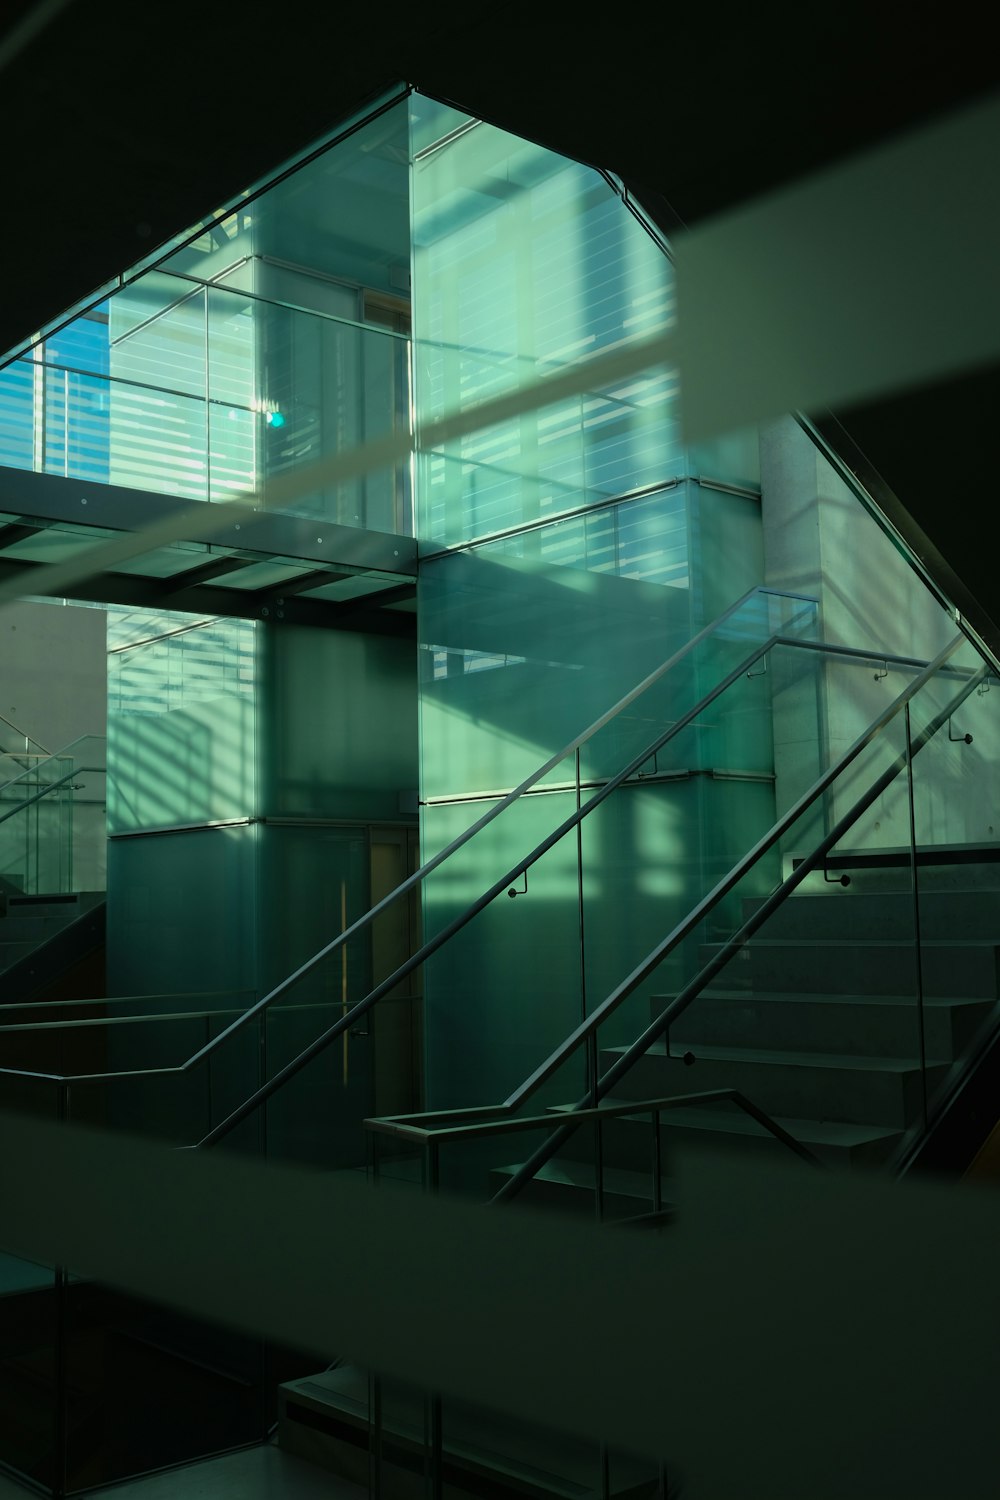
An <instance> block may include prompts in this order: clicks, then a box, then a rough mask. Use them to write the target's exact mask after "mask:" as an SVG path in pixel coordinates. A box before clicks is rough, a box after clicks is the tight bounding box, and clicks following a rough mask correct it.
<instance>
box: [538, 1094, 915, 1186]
mask: <svg viewBox="0 0 1000 1500" xmlns="http://www.w3.org/2000/svg"><path fill="white" fill-rule="evenodd" d="M623 1102H624V1101H623V1100H622V1099H621V1097H620V1095H618V1094H616V1095H614V1096H613V1097H612V1098H610V1099H609V1100H608V1103H615V1104H620V1103H623ZM751 1103H756V1101H755V1100H751ZM772 1119H774V1121H775V1123H776V1124H777V1125H780V1126H781V1127H782V1129H784V1130H786V1131H787V1132H788V1134H789V1135H790V1136H792V1138H793V1139H794V1140H796V1141H799V1142H800V1143H801V1144H802V1145H803V1146H806V1147H807V1148H808V1149H809V1150H810V1151H811V1152H812V1153H813V1155H814V1156H817V1157H818V1158H819V1159H820V1160H821V1161H823V1162H825V1163H826V1164H827V1165H828V1166H831V1167H837V1168H841V1169H849V1168H853V1167H859V1166H860V1167H869V1166H877V1165H879V1164H881V1163H882V1162H884V1161H885V1160H887V1158H888V1157H889V1156H890V1155H891V1153H892V1151H893V1150H894V1148H895V1147H896V1145H897V1144H898V1142H899V1141H900V1140H901V1139H902V1133H901V1132H900V1131H898V1130H893V1129H891V1128H888V1127H885V1126H878V1125H865V1124H857V1123H853V1122H848V1121H839V1120H827V1121H820V1120H813V1119H808V1118H803V1117H799V1116H794V1115H781V1116H776V1115H775V1116H772ZM661 1120H662V1127H661V1136H660V1169H661V1174H662V1178H663V1192H664V1196H665V1197H668V1198H669V1197H671V1196H672V1195H673V1191H674V1190H673V1177H674V1170H675V1165H674V1153H675V1147H676V1148H681V1149H683V1150H685V1151H686V1150H687V1149H688V1147H689V1146H691V1147H693V1148H695V1149H717V1148H718V1147H719V1146H720V1145H721V1146H725V1147H726V1148H727V1149H733V1150H738V1151H739V1152H740V1154H741V1155H743V1154H747V1153H749V1154H753V1155H754V1156H764V1157H766V1158H768V1159H769V1160H772V1161H774V1162H776V1163H778V1162H782V1161H786V1160H787V1161H789V1162H791V1163H794V1162H795V1161H797V1160H798V1158H796V1156H795V1153H794V1152H793V1151H791V1150H790V1148H789V1147H788V1146H787V1145H786V1144H785V1143H784V1142H783V1141H781V1140H779V1139H778V1138H777V1137H776V1136H774V1135H772V1134H771V1133H770V1132H769V1131H768V1130H767V1129H765V1127H764V1126H763V1125H761V1124H759V1123H758V1122H757V1121H756V1120H755V1119H753V1117H752V1116H750V1115H748V1114H746V1113H745V1111H743V1110H742V1109H740V1108H739V1106H738V1105H736V1104H729V1103H726V1102H724V1101H723V1102H721V1103H716V1104H700V1105H687V1106H685V1105H681V1106H680V1107H678V1108H674V1109H668V1110H664V1111H663V1112H662V1115H661ZM601 1149H602V1153H603V1159H604V1164H605V1169H606V1171H607V1170H608V1169H610V1170H612V1171H614V1170H616V1169H618V1170H626V1171H633V1172H638V1173H639V1174H640V1179H641V1180H644V1181H645V1184H646V1187H645V1191H646V1193H647V1195H648V1194H649V1191H650V1184H651V1181H652V1171H653V1134H652V1122H651V1120H650V1117H649V1115H642V1116H632V1117H624V1116H616V1117H614V1118H612V1119H608V1120H605V1122H604V1127H603V1140H602V1146H601ZM593 1159H594V1136H593V1131H592V1129H589V1128H588V1127H587V1126H586V1125H583V1126H581V1127H580V1129H579V1130H578V1131H576V1133H575V1134H574V1135H572V1136H571V1137H570V1139H569V1140H568V1141H567V1142H565V1143H564V1144H563V1145H561V1146H560V1148H559V1158H558V1160H559V1164H560V1166H561V1167H562V1168H564V1169H565V1167H566V1165H567V1163H568V1162H569V1161H574V1160H575V1161H579V1162H585V1163H587V1164H589V1165H591V1166H592V1164H593ZM643 1174H644V1175H643Z"/></svg>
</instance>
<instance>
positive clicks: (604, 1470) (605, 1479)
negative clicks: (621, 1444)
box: [601, 1443, 611, 1500]
mask: <svg viewBox="0 0 1000 1500" xmlns="http://www.w3.org/2000/svg"><path fill="white" fill-rule="evenodd" d="M610 1495H611V1457H610V1454H609V1453H608V1445H607V1443H602V1444H601V1500H610Z"/></svg>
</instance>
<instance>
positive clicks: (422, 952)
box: [191, 595, 810, 1146]
mask: <svg viewBox="0 0 1000 1500" xmlns="http://www.w3.org/2000/svg"><path fill="white" fill-rule="evenodd" d="M792 597H800V596H797V595H793V596H792ZM781 644H784V645H789V646H796V647H799V646H801V647H802V649H804V650H808V649H809V645H810V643H809V642H804V641H797V640H795V639H794V638H793V637H786V636H781V635H772V636H770V637H769V638H768V639H767V640H766V641H764V642H762V643H761V645H759V646H757V647H756V648H755V649H754V650H753V651H752V652H751V653H750V654H749V656H746V657H744V658H743V660H742V661H741V662H739V664H738V665H737V666H735V667H733V668H732V669H731V670H730V671H729V672H727V673H726V675H725V676H724V677H722V678H720V680H719V682H717V683H716V685H715V686H714V687H713V688H711V689H710V690H709V692H708V693H706V694H705V695H704V696H703V697H702V698H700V699H699V700H698V702H697V703H696V704H695V705H694V706H693V707H692V708H690V709H689V710H688V711H687V712H686V713H685V714H683V715H682V716H681V717H680V718H679V719H677V720H675V722H674V723H673V724H671V725H670V726H669V727H668V728H667V729H666V730H664V731H663V733H662V734H660V735H658V736H657V738H656V739H655V740H654V741H652V742H651V743H650V744H648V745H646V746H644V748H643V749H642V750H641V751H640V752H639V754H638V755H635V756H633V758H632V759H631V760H630V761H629V762H628V763H627V765H625V766H624V767H623V768H622V769H621V770H620V771H618V772H617V773H616V774H615V775H614V776H613V777H611V778H610V779H609V780H608V781H606V782H604V783H603V785H601V786H600V787H599V789H598V790H597V791H595V793H594V795H593V796H592V797H590V798H588V800H587V801H586V802H585V803H582V804H581V805H580V806H578V807H577V808H576V810H575V811H574V812H572V813H570V815H569V816H568V817H567V818H565V819H564V820H563V822H562V823H560V824H559V826H558V827H557V828H555V829H554V830H553V831H552V832H551V833H550V834H548V835H547V836H546V837H545V838H544V839H542V840H541V841H540V842H539V843H538V844H536V845H535V847H534V848H533V849H532V850H531V851H530V852H529V853H528V854H527V855H525V856H523V857H522V858H521V859H519V860H518V861H517V863H516V864H514V865H512V866H511V867H510V868H509V869H508V870H506V871H505V872H504V874H503V875H501V876H500V878H499V879H498V880H496V881H494V883H493V884H492V885H491V886H490V887H489V889H488V890H486V891H484V892H483V893H482V895H481V896H478V897H477V898H476V900H475V901H473V902H471V903H470V904H469V905H468V906H466V907H465V908H463V910H462V911H461V912H460V913H459V914H458V916H457V917H454V918H453V919H452V921H451V922H449V923H448V924H447V925H446V926H445V927H443V928H441V930H440V931H439V932H437V933H435V935H434V936H433V937H432V938H428V940H427V941H426V942H425V943H424V944H423V945H422V947H420V948H419V949H418V950H417V952H416V953H414V954H411V956H410V957H409V958H407V959H405V960H404V962H403V963H401V964H400V965H399V967H398V968H397V969H395V970H394V971H393V973H392V974H390V975H389V976H388V978H386V979H383V980H382V981H381V983H380V984H378V985H377V986H376V987H375V988H374V989H372V990H370V991H369V992H368V994H367V995H365V996H363V997H362V998H361V999H360V1000H358V1001H356V1002H355V1003H354V1005H353V1006H351V1008H350V1010H349V1011H347V1012H346V1013H345V1014H344V1015H343V1016H342V1017H341V1018H340V1020H338V1021H337V1022H336V1023H335V1024H334V1025H333V1026H331V1027H329V1028H328V1030H326V1031H324V1032H322V1033H321V1034H320V1035H319V1036H318V1037H317V1038H315V1040H314V1041H313V1042H311V1043H310V1044H309V1046H308V1047H306V1048H305V1049H304V1050H303V1051H302V1052H300V1053H299V1054H298V1056H297V1057H295V1058H293V1059H292V1060H291V1062H289V1063H286V1064H285V1066H284V1067H283V1068H282V1069H280V1070H279V1072H277V1073H276V1074H275V1075H274V1077H273V1078H271V1079H269V1080H268V1081H267V1083H265V1084H262V1085H261V1087H260V1088H259V1089H258V1090H257V1092H256V1093H255V1094H253V1095H252V1096H251V1097H250V1098H249V1099H246V1100H244V1102H243V1103H242V1104H241V1105H239V1106H238V1107H237V1108H236V1109H235V1110H234V1111H233V1112H232V1114H230V1115H228V1116H227V1117H226V1119H225V1120H222V1121H220V1123H219V1124H218V1125H216V1126H215V1127H214V1128H213V1129H212V1130H211V1131H210V1132H209V1134H208V1135H207V1136H205V1137H204V1139H203V1140H202V1141H201V1142H200V1143H199V1144H201V1145H205V1146H210V1145H214V1144H215V1142H216V1141H218V1140H221V1139H222V1137H223V1136H225V1135H227V1134H228V1133H229V1131H230V1130H232V1129H233V1128H234V1127H235V1126H236V1125H238V1124H239V1123H240V1122H241V1121H242V1120H244V1119H246V1117H247V1116H248V1115H249V1114H251V1113H252V1112H253V1110H254V1109H256V1108H257V1106H258V1105H259V1104H262V1103H263V1102H264V1101H265V1100H266V1099H268V1098H270V1096H271V1095H272V1094H273V1093H275V1092H276V1091H277V1090H278V1089H279V1088H281V1087H282V1085H283V1084H284V1083H286V1082H287V1081H288V1080H289V1079H291V1078H293V1077H294V1076H295V1074H296V1073H298V1072H300V1071H301V1070H302V1068H304V1067H305V1066H306V1064H307V1063H309V1062H311V1061H312V1059H313V1058H314V1057H316V1056H318V1054H319V1053H320V1052H322V1051H323V1050H324V1049H325V1048H326V1047H327V1046H328V1045H329V1044H330V1043H331V1042H332V1041H334V1040H335V1039H336V1038H337V1037H338V1036H339V1035H340V1034H341V1033H342V1032H343V1031H345V1030H347V1029H348V1027H349V1026H352V1025H354V1024H355V1023H356V1022H357V1020H358V1018H359V1017H360V1016H363V1015H365V1014H366V1012H367V1011H369V1010H370V1009H371V1007H372V1006H373V1005H375V1004H377V1003H378V1001H379V1000H381V999H382V998H383V997H384V996H385V995H387V994H388V993H389V991H390V990H392V989H395V987H396V986H397V985H398V984H399V983H401V982H402V980H404V979H406V978H407V977H408V975H410V974H411V973H412V972H413V971H414V970H415V969H417V968H419V967H420V965H421V964H422V963H423V962H424V961H425V960H426V959H428V958H430V957H431V956H432V955H433V954H434V953H436V952H437V951H438V949H439V948H441V947H443V946H444V944H445V943H447V942H449V941H450V939H451V938H453V937H454V936H455V935H456V933H458V932H460V931H461V930H462V928H463V927H466V926H467V925H468V923H469V922H471V921H472V919H473V918H474V917H475V916H477V915H478V914H479V912H481V911H482V910H483V909H484V908H485V907H487V906H488V905H489V904H490V902H491V901H494V900H495V899H496V897H497V896H498V895H500V893H501V892H502V891H505V890H506V891H507V892H508V894H510V885H511V882H512V881H514V880H519V879H520V878H521V876H522V875H526V873H527V871H528V870H529V869H530V868H531V867H532V865H534V864H535V863H536V862H537V861H538V860H539V859H541V857H542V856H543V855H544V854H546V853H547V852H548V850H549V849H551V848H552V847H553V846H554V845H555V844H557V843H558V842H559V840H560V839H562V838H564V837H565V835H566V834H567V833H569V832H570V831H571V830H572V829H574V828H576V827H578V826H579V824H580V823H582V821H583V819H584V818H585V817H587V816H588V815H589V814H590V813H591V812H593V811H594V809H595V808H596V807H598V806H600V804H601V803H602V802H604V801H605V800H606V799H607V798H608V797H610V796H611V794H612V792H614V791H616V790H617V789H618V787H620V786H621V785H622V783H623V782H625V781H627V780H628V778H629V777H630V776H631V775H632V774H633V773H634V772H636V771H637V770H638V769H639V767H640V766H643V765H645V763H646V762H647V761H648V760H649V759H650V758H651V757H652V756H653V755H655V754H656V753H657V752H658V751H659V750H661V749H662V748H663V747H664V746H665V745H666V744H667V743H669V741H670V740H672V739H673V738H674V737H675V736H676V735H678V734H680V733H681V731H682V730H684V729H686V728H687V727H688V725H689V724H691V723H692V722H693V721H694V720H695V719H696V718H697V717H698V715H699V714H701V713H703V712H704V710H705V708H706V707H708V706H709V705H710V704H711V703H713V702H714V701H715V700H716V698H718V697H720V696H721V694H722V693H724V692H725V691H726V690H727V688H729V687H731V686H732V684H733V683H734V682H736V681H738V680H739V678H740V677H743V676H745V675H746V674H747V672H748V669H749V668H750V667H752V666H753V665H754V664H755V663H756V662H757V661H759V660H760V658H761V657H762V656H765V655H766V654H767V653H768V652H769V651H771V650H772V649H773V648H774V647H775V646H776V645H781ZM647 681H648V679H647ZM576 753H577V754H578V753H579V752H578V750H577V751H576ZM561 758H562V757H560V759H561ZM539 774H542V773H537V772H536V778H537V777H538V775H539ZM522 787H523V783H522ZM518 795H521V791H520V789H515V791H514V792H511V793H509V794H508V796H507V797H506V798H505V799H504V803H503V804H495V806H494V808H492V809H490V810H489V811H488V812H487V813H486V814H484V816H483V818H482V819H480V820H479V822H478V823H475V824H473V825H472V828H471V829H470V830H468V831H467V833H466V834H464V835H462V836H461V837H460V839H458V840H455V842H454V844H453V845H451V846H449V849H451V848H454V847H458V846H459V845H460V843H462V842H464V841H465V840H466V839H467V838H468V837H469V836H470V835H471V833H474V832H475V831H476V830H477V829H478V828H479V827H481V826H482V824H483V823H484V822H485V821H488V820H489V819H490V818H491V817H493V816H496V811H497V810H498V808H499V807H501V806H503V805H509V803H510V801H512V800H513V799H514V798H515V797H516V796H518ZM447 852H448V850H447V849H446V850H443V851H441V855H439V856H435V858H436V859H440V858H441V857H443V856H445V855H446V854H447ZM433 864H434V861H433V860H431V861H429V862H428V864H427V865H425V866H424V867H423V869H424V871H425V872H426V871H428V870H429V869H431V868H432V866H433ZM420 873H421V872H420V871H418V872H417V874H416V875H415V876H410V879H409V882H404V884H403V885H400V886H398V887H397V889H396V891H395V892H393V893H392V894H391V895H390V896H388V897H386V898H384V901H383V902H382V905H383V906H384V905H385V903H386V902H388V901H391V900H393V899H394V898H395V896H396V895H398V894H399V893H400V892H401V891H403V889H404V888H405V887H406V885H407V884H410V885H412V884H413V883H414V882H415V880H416V879H417V878H418V877H419V876H420ZM379 909H380V908H378V907H373V908H372V910H371V911H370V912H369V913H368V914H367V917H364V918H360V919H359V922H358V923H356V924H355V929H356V928H357V927H358V926H360V925H362V924H363V923H364V922H366V921H367V920H368V919H369V918H370V917H371V916H372V915H374V914H375V913H377V911H378V910H379ZM352 930H354V929H350V928H349V929H348V930H347V931H346V932H345V933H342V934H341V936H340V938H339V939H335V940H334V942H333V943H331V944H329V945H328V947H327V949H326V950H324V952H323V953H321V954H320V955H317V956H316V957H315V958H313V959H311V960H309V962H308V963H307V964H306V965H304V966H303V968H302V969H301V970H300V971H299V972H298V973H297V974H294V975H292V976H291V977H290V978H289V979H287V980H284V981H282V983H281V985H279V986H278V987H277V989H275V990H272V991H271V993H270V995H268V996H265V997H264V999H263V1000H261V1001H258V1003H257V1005H256V1006H254V1007H251V1009H250V1010H249V1011H248V1012H247V1015H246V1017H245V1018H244V1020H249V1019H250V1018H251V1017H252V1016H253V1015H254V1014H256V1012H257V1011H259V1010H261V1009H263V1008H264V1006H265V1005H268V1004H270V1003H271V1001H272V1000H273V999H275V998H276V997H277V995H278V994H280V993H282V992H283V991H284V990H285V989H287V988H288V987H289V986H290V985H291V984H293V983H294V982H295V981H296V980H297V979H298V978H299V977H300V975H301V974H302V973H305V972H306V970H307V969H308V968H311V967H312V966H313V964H314V963H315V962H317V961H318V959H319V958H321V957H323V956H325V954H326V953H327V952H331V951H332V950H333V948H334V947H336V946H337V944H338V943H339V942H342V941H344V939H345V938H346V937H348V936H350V934H351V932H352ZM241 1024H243V1023H242V1021H241V1022H235V1023H234V1024H233V1026H232V1027H231V1028H229V1029H230V1031H234V1030H236V1028H237V1026H239V1025H241ZM226 1035H227V1033H226V1032H223V1033H222V1034H221V1035H220V1036H219V1037H217V1038H216V1039H215V1041H214V1042H213V1043H211V1044H209V1046H207V1047H205V1048H203V1049H202V1052H201V1053H200V1054H199V1055H198V1056H199V1057H201V1056H204V1055H205V1053H206V1052H207V1051H208V1050H210V1047H214V1046H216V1045H218V1043H220V1042H221V1041H222V1040H223V1039H224V1038H225V1036H226ZM197 1060H198V1059H197V1058H195V1059H192V1060H191V1061H192V1062H193V1061H197Z"/></svg>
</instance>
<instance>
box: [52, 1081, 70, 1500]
mask: <svg viewBox="0 0 1000 1500" xmlns="http://www.w3.org/2000/svg"><path fill="white" fill-rule="evenodd" d="M56 1113H57V1118H58V1120H59V1123H60V1124H61V1125H64V1124H65V1123H66V1121H67V1120H68V1119H69V1084H68V1083H65V1082H63V1083H60V1084H59V1085H58V1097H57V1100H56ZM67 1283H68V1277H67V1273H66V1267H65V1266H56V1267H55V1284H54V1292H55V1304H56V1306H55V1313H56V1315H55V1387H56V1409H55V1448H56V1451H55V1462H54V1464H53V1472H52V1493H53V1495H54V1496H55V1497H56V1500H62V1497H63V1496H64V1495H65V1494H66V1493H67V1483H68V1476H69V1454H68V1452H67V1449H68V1447H69V1389H68V1372H67V1362H68V1361H67V1352H68V1351H67V1349H66V1339H67V1332H68V1323H69V1309H68V1307H67V1305H66V1304H67V1297H68V1290H67Z"/></svg>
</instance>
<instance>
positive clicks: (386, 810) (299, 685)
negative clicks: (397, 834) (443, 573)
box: [261, 626, 417, 820]
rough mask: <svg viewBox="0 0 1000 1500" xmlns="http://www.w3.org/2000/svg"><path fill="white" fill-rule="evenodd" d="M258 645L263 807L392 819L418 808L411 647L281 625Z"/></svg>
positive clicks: (296, 813) (275, 811) (291, 813)
mask: <svg viewBox="0 0 1000 1500" xmlns="http://www.w3.org/2000/svg"><path fill="white" fill-rule="evenodd" d="M262 649H263V652H264V660H263V663H262V670H261V680H262V684H263V692H262V695H261V703H262V707H261V723H262V736H263V739H264V743H265V745H266V760H265V767H266V769H265V775H266V782H265V785H264V787H263V790H262V800H263V802H264V803H265V804H266V807H267V810H268V813H269V814H271V815H274V816H288V817H321V818H328V817H331V816H336V817H338V818H345V819H346V818H381V819H384V818H388V819H390V820H395V819H396V818H398V817H399V815H400V812H401V811H403V810H407V809H409V810H415V800H416V786H417V713H416V701H415V689H414V648H413V645H412V643H411V642H409V641H403V640H395V639H392V638H391V637H388V636H374V635H363V634H361V633H360V632H346V631H332V630H331V631H324V630H313V629H309V628H306V627H298V626H286V627H284V628H283V629H280V630H273V631H268V632H266V633H265V636H264V639H263V645H262ZM321 685H322V686H321Z"/></svg>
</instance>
